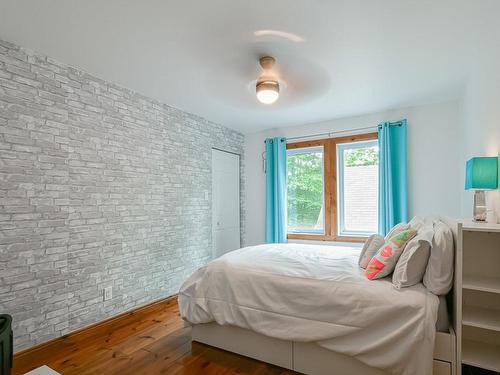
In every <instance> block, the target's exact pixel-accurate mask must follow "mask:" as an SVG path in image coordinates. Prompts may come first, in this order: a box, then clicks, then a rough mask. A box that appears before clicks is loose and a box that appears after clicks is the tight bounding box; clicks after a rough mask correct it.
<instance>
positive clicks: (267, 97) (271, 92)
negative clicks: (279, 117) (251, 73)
mask: <svg viewBox="0 0 500 375" xmlns="http://www.w3.org/2000/svg"><path fill="white" fill-rule="evenodd" d="M259 63H260V66H261V67H262V69H263V70H264V72H263V73H262V74H261V76H260V77H259V79H258V80H257V85H256V87H255V91H256V94H257V99H258V100H259V102H261V103H263V104H272V103H274V102H275V101H276V100H278V97H279V95H280V94H279V93H280V84H279V82H278V80H277V78H276V76H275V74H274V72H273V71H272V68H273V66H274V64H275V63H276V60H275V59H274V57H271V56H264V57H261V58H260V59H259Z"/></svg>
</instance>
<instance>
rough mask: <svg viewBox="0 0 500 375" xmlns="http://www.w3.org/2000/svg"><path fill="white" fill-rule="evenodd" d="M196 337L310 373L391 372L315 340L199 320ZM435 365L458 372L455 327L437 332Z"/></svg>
mask: <svg viewBox="0 0 500 375" xmlns="http://www.w3.org/2000/svg"><path fill="white" fill-rule="evenodd" d="M192 339H193V341H197V342H200V343H203V344H207V345H210V346H215V347H217V348H220V349H224V350H227V351H230V352H233V353H237V354H240V355H243V356H246V357H250V358H254V359H257V360H260V361H263V362H267V363H271V364H273V365H276V366H280V367H283V368H286V369H289V370H294V371H297V372H301V373H303V374H308V375H332V374H334V375H352V374H363V375H388V373H386V372H384V371H382V370H379V369H376V368H373V367H370V366H367V365H365V364H364V363H361V362H359V361H358V360H357V359H355V358H354V357H349V356H347V355H344V354H340V353H337V352H334V351H331V350H328V349H324V348H322V347H320V346H318V345H317V344H314V343H302V342H292V341H284V340H279V339H275V338H272V337H267V336H264V335H261V334H258V333H255V332H253V331H250V330H246V329H242V328H239V327H234V326H221V325H218V324H217V323H207V324H196V325H193V327H192ZM433 365H434V375H455V373H456V368H455V365H456V361H455V333H454V331H453V329H452V328H451V327H450V332H449V333H443V332H437V333H436V341H435V345H434V362H433Z"/></svg>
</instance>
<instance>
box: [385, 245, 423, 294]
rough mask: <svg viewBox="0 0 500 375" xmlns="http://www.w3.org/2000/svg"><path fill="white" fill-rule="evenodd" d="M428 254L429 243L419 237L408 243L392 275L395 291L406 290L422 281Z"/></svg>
mask: <svg viewBox="0 0 500 375" xmlns="http://www.w3.org/2000/svg"><path fill="white" fill-rule="evenodd" d="M430 252H431V245H430V243H429V242H427V241H426V240H424V239H422V236H420V235H417V236H416V237H414V238H413V239H412V240H411V241H410V242H408V244H407V245H406V247H405V250H404V251H403V254H401V256H400V257H399V260H398V263H397V264H396V268H394V273H393V274H392V284H393V285H394V286H395V287H396V289H401V288H406V287H409V286H412V285H415V284H418V283H420V282H421V281H422V279H423V277H424V274H425V270H426V268H427V262H428V261H429V255H430Z"/></svg>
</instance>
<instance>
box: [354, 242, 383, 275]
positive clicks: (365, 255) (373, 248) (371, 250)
mask: <svg viewBox="0 0 500 375" xmlns="http://www.w3.org/2000/svg"><path fill="white" fill-rule="evenodd" d="M384 243H385V239H384V237H382V236H380V235H378V234H372V235H371V236H370V237H368V239H367V240H366V242H365V244H364V245H363V248H362V249H361V253H360V254H359V261H358V263H359V266H360V267H361V268H366V266H367V265H368V263H369V262H370V260H371V259H372V258H373V256H374V255H375V253H376V252H377V251H378V249H380V248H381V247H382V245H383V244H384Z"/></svg>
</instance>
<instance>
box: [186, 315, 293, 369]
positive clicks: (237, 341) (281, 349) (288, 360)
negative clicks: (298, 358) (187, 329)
mask: <svg viewBox="0 0 500 375" xmlns="http://www.w3.org/2000/svg"><path fill="white" fill-rule="evenodd" d="M191 337H192V339H193V340H194V341H198V342H201V343H203V344H207V345H212V346H215V347H217V348H221V349H224V350H227V351H230V352H233V353H238V354H241V355H244V356H246V357H250V358H255V359H258V360H259V361H263V362H267V363H271V364H273V365H276V366H280V367H284V368H287V369H290V370H291V369H293V360H292V350H293V349H292V345H293V344H292V342H291V341H283V340H278V339H274V338H272V337H268V336H264V335H259V334H258V333H255V332H252V331H250V330H247V329H242V328H238V327H234V326H229V325H225V326H221V325H218V324H217V323H206V324H196V325H194V326H193V327H192V329H191Z"/></svg>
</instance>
